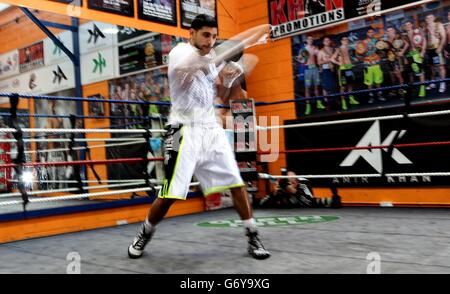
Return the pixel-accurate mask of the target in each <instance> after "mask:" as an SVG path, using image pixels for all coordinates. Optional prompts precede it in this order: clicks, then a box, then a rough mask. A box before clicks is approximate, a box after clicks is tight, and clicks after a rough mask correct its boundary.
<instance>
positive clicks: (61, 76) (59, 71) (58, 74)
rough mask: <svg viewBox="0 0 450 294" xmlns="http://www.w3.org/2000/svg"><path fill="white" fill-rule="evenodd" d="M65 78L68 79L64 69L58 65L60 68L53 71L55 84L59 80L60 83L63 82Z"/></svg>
mask: <svg viewBox="0 0 450 294" xmlns="http://www.w3.org/2000/svg"><path fill="white" fill-rule="evenodd" d="M63 79H64V80H67V77H66V75H65V74H64V72H63V71H62V69H61V68H60V67H59V66H58V69H57V70H54V71H53V84H56V82H58V84H61V81H62V80H63Z"/></svg>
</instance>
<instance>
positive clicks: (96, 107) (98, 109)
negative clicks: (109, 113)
mask: <svg viewBox="0 0 450 294" xmlns="http://www.w3.org/2000/svg"><path fill="white" fill-rule="evenodd" d="M88 98H92V99H102V100H103V99H105V97H103V96H102V95H101V94H95V95H90V96H88ZM89 115H91V116H104V115H105V105H104V103H103V102H99V101H89Z"/></svg>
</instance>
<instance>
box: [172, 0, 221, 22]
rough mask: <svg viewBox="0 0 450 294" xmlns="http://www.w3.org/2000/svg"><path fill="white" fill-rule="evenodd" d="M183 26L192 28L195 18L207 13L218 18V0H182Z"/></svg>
mask: <svg viewBox="0 0 450 294" xmlns="http://www.w3.org/2000/svg"><path fill="white" fill-rule="evenodd" d="M180 11H181V12H180V13H181V26H182V27H185V28H190V27H191V23H192V21H193V20H194V18H195V17H196V16H197V15H199V14H206V15H209V16H211V17H213V18H216V19H217V7H216V0H180Z"/></svg>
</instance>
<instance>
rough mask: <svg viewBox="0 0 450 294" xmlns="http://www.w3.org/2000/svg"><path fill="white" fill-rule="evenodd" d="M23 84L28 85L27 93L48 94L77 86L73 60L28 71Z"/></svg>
mask: <svg viewBox="0 0 450 294" xmlns="http://www.w3.org/2000/svg"><path fill="white" fill-rule="evenodd" d="M23 78H25V81H24V82H22V86H26V87H27V88H26V90H27V91H24V92H26V93H30V92H31V93H33V94H48V93H52V92H56V91H63V90H67V89H72V88H75V77H74V68H73V63H72V62H71V61H67V62H63V63H60V64H55V65H51V66H47V67H44V68H41V69H38V70H36V71H33V72H30V73H27V74H25V75H23V76H22V77H21V79H23Z"/></svg>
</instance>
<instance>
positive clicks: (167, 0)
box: [138, 0, 177, 26]
mask: <svg viewBox="0 0 450 294" xmlns="http://www.w3.org/2000/svg"><path fill="white" fill-rule="evenodd" d="M175 1H176V0H139V1H138V17H139V18H140V19H144V20H149V21H154V22H160V23H164V24H169V25H174V26H176V25H177V4H176V2H175Z"/></svg>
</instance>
